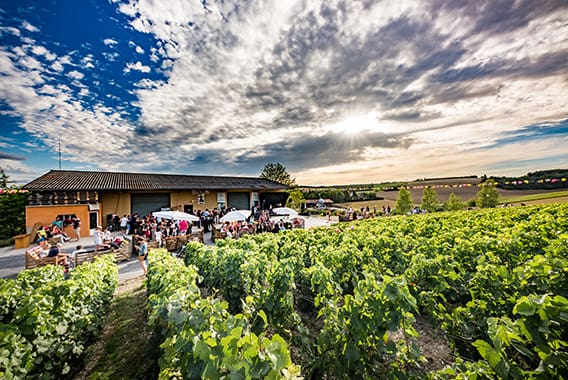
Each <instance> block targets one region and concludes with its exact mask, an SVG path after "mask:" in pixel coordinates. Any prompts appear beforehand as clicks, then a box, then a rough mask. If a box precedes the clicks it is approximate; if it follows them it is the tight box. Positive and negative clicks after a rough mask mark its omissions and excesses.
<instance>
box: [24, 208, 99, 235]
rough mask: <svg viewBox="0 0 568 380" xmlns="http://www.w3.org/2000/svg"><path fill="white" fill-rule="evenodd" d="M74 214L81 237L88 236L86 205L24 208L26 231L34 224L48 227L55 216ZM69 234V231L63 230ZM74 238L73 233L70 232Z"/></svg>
mask: <svg viewBox="0 0 568 380" xmlns="http://www.w3.org/2000/svg"><path fill="white" fill-rule="evenodd" d="M62 214H75V215H77V216H78V217H79V219H81V236H82V237H84V236H89V206H87V205H57V206H26V230H27V231H28V232H29V231H31V229H32V228H33V226H34V224H35V223H37V222H40V223H41V224H42V225H44V226H48V225H50V224H51V223H52V222H53V221H54V220H55V217H56V216H57V215H62ZM65 231H66V232H68V233H69V229H66V230H65ZM69 235H70V236H71V237H75V233H74V232H70V233H69Z"/></svg>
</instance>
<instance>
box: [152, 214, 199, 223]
mask: <svg viewBox="0 0 568 380" xmlns="http://www.w3.org/2000/svg"><path fill="white" fill-rule="evenodd" d="M152 215H154V216H155V217H157V218H164V219H172V220H187V221H190V222H198V221H199V218H198V217H197V216H195V215H191V214H188V213H185V212H181V211H155V212H153V213H152Z"/></svg>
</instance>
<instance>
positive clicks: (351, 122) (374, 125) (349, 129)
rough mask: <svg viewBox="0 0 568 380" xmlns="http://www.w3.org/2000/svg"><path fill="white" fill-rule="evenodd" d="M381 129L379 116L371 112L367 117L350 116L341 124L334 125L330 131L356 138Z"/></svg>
mask: <svg viewBox="0 0 568 380" xmlns="http://www.w3.org/2000/svg"><path fill="white" fill-rule="evenodd" d="M381 128H382V126H381V125H380V124H379V118H378V114H377V113H376V112H370V113H368V114H366V115H357V116H349V117H347V118H345V119H343V120H342V121H340V122H339V123H336V124H333V125H332V126H331V127H330V130H331V131H332V132H334V133H341V134H344V135H349V136H354V135H358V134H360V133H362V132H366V131H378V130H379V129H381Z"/></svg>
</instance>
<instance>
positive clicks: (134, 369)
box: [75, 277, 160, 380]
mask: <svg viewBox="0 0 568 380" xmlns="http://www.w3.org/2000/svg"><path fill="white" fill-rule="evenodd" d="M107 318H108V319H107V323H106V326H105V328H104V331H103V335H102V337H101V340H100V341H99V342H98V343H97V344H95V345H93V346H91V347H89V349H88V352H87V355H86V358H85V368H84V369H83V371H81V372H80V373H79V374H77V376H76V377H75V379H77V380H78V379H156V378H157V377H158V364H157V358H158V357H159V356H160V352H159V347H158V345H159V342H157V341H156V340H155V339H154V338H153V334H152V332H151V331H150V329H149V328H148V326H147V318H146V287H145V285H144V284H143V282H142V278H141V277H139V278H137V279H134V280H133V281H130V282H129V283H127V284H121V285H120V286H119V290H118V292H117V294H116V295H115V298H114V300H113V302H112V305H111V308H110V311H109V315H108V317H107Z"/></svg>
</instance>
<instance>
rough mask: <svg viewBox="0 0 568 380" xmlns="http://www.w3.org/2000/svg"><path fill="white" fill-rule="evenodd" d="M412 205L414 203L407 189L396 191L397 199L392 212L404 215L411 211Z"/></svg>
mask: <svg viewBox="0 0 568 380" xmlns="http://www.w3.org/2000/svg"><path fill="white" fill-rule="evenodd" d="M413 205H414V201H413V200H412V195H410V191H408V190H407V189H400V190H399V191H398V197H397V199H396V206H395V208H394V211H395V212H396V213H397V214H400V215H404V214H406V213H408V212H409V211H410V210H411V209H412V206H413Z"/></svg>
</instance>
